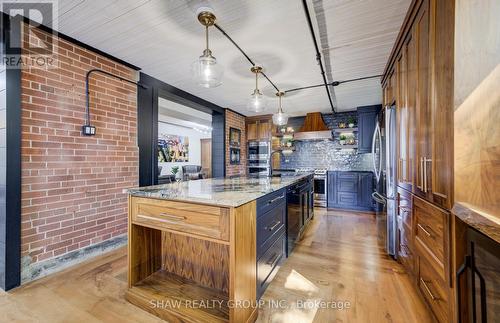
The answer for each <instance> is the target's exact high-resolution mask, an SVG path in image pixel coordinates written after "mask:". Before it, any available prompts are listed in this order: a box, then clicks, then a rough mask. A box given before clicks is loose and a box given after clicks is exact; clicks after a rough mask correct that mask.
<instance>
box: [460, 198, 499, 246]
mask: <svg viewBox="0 0 500 323" xmlns="http://www.w3.org/2000/svg"><path fill="white" fill-rule="evenodd" d="M452 213H453V214H454V215H455V216H457V217H458V218H459V219H460V220H462V221H463V222H465V223H466V224H467V225H469V226H471V227H473V228H474V229H476V230H478V231H479V232H481V233H483V234H484V235H486V236H488V237H490V238H491V239H493V240H495V241H496V242H498V243H500V219H499V218H497V217H495V216H493V215H490V214H488V213H486V212H484V211H481V210H478V209H476V208H474V207H473V206H471V205H468V204H465V203H455V205H454V206H453V210H452Z"/></svg>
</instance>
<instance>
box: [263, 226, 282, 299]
mask: <svg viewBox="0 0 500 323" xmlns="http://www.w3.org/2000/svg"><path fill="white" fill-rule="evenodd" d="M285 257H286V239H285V234H284V233H283V234H282V235H280V236H278V237H277V239H276V240H275V241H274V242H273V244H272V245H271V246H270V247H269V249H267V250H266V252H265V253H264V254H263V255H262V257H260V258H259V259H258V260H257V299H260V298H261V297H262V294H264V291H265V290H266V288H267V286H268V285H269V283H271V281H272V280H273V278H274V276H275V275H276V273H277V272H278V270H279V269H280V265H281V263H282V260H284V259H285Z"/></svg>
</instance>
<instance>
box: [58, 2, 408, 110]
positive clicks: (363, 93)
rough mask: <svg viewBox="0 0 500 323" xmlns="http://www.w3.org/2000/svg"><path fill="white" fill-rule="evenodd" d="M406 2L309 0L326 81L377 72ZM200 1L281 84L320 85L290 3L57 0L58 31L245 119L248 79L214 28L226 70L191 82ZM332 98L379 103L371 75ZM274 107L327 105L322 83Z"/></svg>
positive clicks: (342, 102)
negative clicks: (218, 78) (217, 78)
mask: <svg viewBox="0 0 500 323" xmlns="http://www.w3.org/2000/svg"><path fill="white" fill-rule="evenodd" d="M410 1H411V0H324V1H321V0H312V1H311V0H310V2H309V10H310V12H311V15H312V17H313V23H314V25H315V31H316V35H317V37H318V40H319V39H320V36H321V45H322V48H323V52H322V54H323V56H324V59H325V60H329V62H328V64H327V67H328V69H327V75H328V77H329V79H330V81H331V80H345V79H351V78H356V77H364V76H370V75H376V74H381V73H382V72H383V68H384V66H385V63H386V61H387V59H388V57H389V53H390V50H391V49H392V46H393V43H394V41H395V39H396V36H397V33H398V31H399V28H400V26H401V24H402V21H403V19H404V15H405V13H406V11H407V9H408V6H409V4H410ZM201 2H205V3H206V2H208V3H209V4H210V6H211V7H212V8H213V9H214V10H215V13H216V15H217V23H218V24H219V25H220V26H221V27H222V28H224V29H225V31H226V32H227V33H228V34H229V35H230V36H231V37H232V38H233V39H234V40H235V41H236V42H237V43H238V44H239V45H240V46H241V47H242V48H243V49H244V50H245V51H246V52H247V53H248V54H249V55H250V57H252V58H253V59H254V60H255V61H256V62H259V63H260V64H262V65H263V66H264V68H265V71H266V73H267V74H268V76H269V77H270V78H271V79H272V80H273V82H275V83H276V84H277V86H278V87H279V88H280V89H288V88H292V87H299V86H307V85H311V84H319V83H322V81H323V80H322V77H321V74H320V71H319V66H318V65H317V64H316V60H315V56H316V53H315V51H314V46H313V43H312V39H311V35H310V33H309V29H308V25H307V22H306V18H305V15H304V11H303V7H302V2H301V1H299V0H293V1H292V0H273V1H270V0H247V1H244V0H231V1H227V0H225V1H223V0H215V1H207V0H194V1H193V0H191V1H181V0H168V1H167V0H60V1H59V9H58V11H59V20H58V29H59V31H60V32H62V33H64V34H67V35H69V36H71V37H73V38H76V39H78V40H80V41H82V42H84V43H86V44H88V45H90V46H93V47H96V48H98V49H100V50H102V51H104V52H107V53H109V54H111V55H114V56H116V57H118V58H121V59H123V60H125V61H128V62H130V63H131V64H134V65H136V66H139V67H140V68H142V71H143V72H144V73H146V74H149V75H151V76H153V77H156V78H158V79H160V80H162V81H164V82H166V83H169V84H171V85H174V86H176V87H178V88H180V89H182V90H185V91H187V92H190V93H192V94H194V95H197V96H199V97H201V98H203V99H206V100H208V101H211V102H213V103H215V104H218V105H220V106H222V107H226V108H231V109H233V110H236V111H238V112H241V113H243V114H245V115H251V113H249V112H248V111H246V100H247V98H248V97H249V96H250V94H251V92H252V90H253V85H254V84H253V82H254V81H253V78H252V73H251V72H250V70H249V69H250V66H249V63H248V62H247V61H246V60H245V59H244V58H243V56H242V55H241V53H240V52H238V51H237V49H236V48H235V47H234V46H233V45H232V44H231V43H230V42H229V41H228V40H227V39H226V38H224V37H223V36H222V35H221V34H220V32H219V31H217V30H215V29H213V28H212V29H211V31H210V47H211V49H212V51H213V55H214V56H215V57H216V58H217V60H218V61H219V63H220V64H222V65H223V66H224V67H225V73H224V80H223V84H222V85H221V86H220V87H218V88H215V89H204V88H200V87H198V86H197V85H196V84H194V83H193V82H192V80H191V78H190V65H191V63H192V62H193V61H194V60H195V59H197V57H198V56H199V55H201V53H202V50H203V48H204V30H203V27H202V26H201V25H200V24H199V23H198V21H197V19H196V16H195V10H196V8H197V7H198V4H199V3H201ZM318 24H319V25H318ZM320 34H321V35H320ZM325 47H327V48H325ZM260 84H261V85H262V88H263V92H264V94H265V95H267V96H269V98H270V102H269V104H268V111H269V113H272V112H274V111H275V110H276V99H275V96H274V89H273V88H272V87H271V86H270V85H269V84H268V83H267V82H266V81H265V80H261V82H260ZM333 95H334V98H335V102H336V106H337V111H346V110H354V109H355V108H356V107H357V106H361V105H370V104H379V103H381V101H382V94H381V87H380V80H379V79H378V78H377V79H371V80H365V81H360V82H353V83H346V84H342V85H340V86H338V87H336V88H335V89H334V93H333ZM283 103H284V109H285V110H286V112H288V113H290V114H292V115H304V114H305V113H307V112H313V111H321V112H330V111H331V110H330V107H329V103H328V99H327V96H326V93H325V89H324V88H323V87H321V88H316V89H310V90H304V91H300V92H294V93H290V95H288V96H287V97H285V99H284V102H283Z"/></svg>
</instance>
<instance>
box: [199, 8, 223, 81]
mask: <svg viewBox="0 0 500 323" xmlns="http://www.w3.org/2000/svg"><path fill="white" fill-rule="evenodd" d="M198 12H199V14H198V21H199V22H200V23H201V24H202V25H203V26H205V41H206V48H205V50H204V51H203V54H202V55H201V56H200V57H199V58H198V59H197V60H196V61H195V62H193V64H192V65H191V74H192V77H193V80H194V81H195V82H196V83H197V84H198V85H199V86H202V87H205V88H213V87H217V86H219V85H221V84H222V75H223V74H224V69H223V68H222V66H221V65H220V64H217V59H216V58H215V57H214V56H212V51H211V50H210V49H209V47H208V27H210V26H213V25H214V24H215V15H214V14H213V12H212V11H211V9H210V8H200V10H198Z"/></svg>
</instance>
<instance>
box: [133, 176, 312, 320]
mask: <svg viewBox="0 0 500 323" xmlns="http://www.w3.org/2000/svg"><path fill="white" fill-rule="evenodd" d="M304 179H306V180H309V181H310V182H309V184H310V185H312V183H311V181H312V173H287V172H283V173H282V174H281V177H262V178H250V177H238V178H220V179H219V178H217V179H204V180H196V181H188V182H180V183H171V184H164V185H156V186H149V187H141V188H132V189H128V190H126V192H127V193H128V194H129V216H128V225H129V227H128V242H129V243H128V245H129V257H128V261H129V266H128V289H127V291H126V292H125V298H126V299H127V300H128V301H129V302H131V303H132V304H134V305H136V306H138V307H139V308H141V309H143V310H145V311H148V312H150V313H151V314H154V315H156V316H158V317H160V318H162V319H164V320H167V321H176V322H178V321H179V322H180V321H182V322H230V323H231V322H233V323H239V322H254V321H255V320H256V318H257V313H258V311H257V308H256V307H255V306H250V307H244V306H231V304H256V301H257V298H258V295H257V288H256V287H257V286H259V288H260V289H259V291H260V292H262V291H263V290H264V289H265V286H267V285H266V284H268V283H269V282H270V280H271V279H272V278H267V277H273V276H272V273H275V272H276V271H277V270H278V269H279V263H280V261H281V260H282V259H284V257H285V254H286V250H285V246H286V239H285V214H286V195H285V190H284V188H286V187H287V186H289V185H292V184H294V183H296V182H299V181H301V180H304ZM263 237H265V238H263ZM268 242H269V243H268ZM263 277H266V278H265V279H264V278H263ZM259 296H260V294H259ZM169 302H180V303H182V304H196V303H194V302H201V303H200V304H203V302H205V304H214V305H213V306H209V307H208V308H205V307H200V308H198V307H195V308H192V307H190V306H185V307H184V306H180V307H175V306H173V307H171V306H165V307H155V306H153V305H154V304H160V303H161V304H169ZM171 304H175V303H171Z"/></svg>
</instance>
